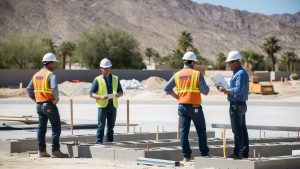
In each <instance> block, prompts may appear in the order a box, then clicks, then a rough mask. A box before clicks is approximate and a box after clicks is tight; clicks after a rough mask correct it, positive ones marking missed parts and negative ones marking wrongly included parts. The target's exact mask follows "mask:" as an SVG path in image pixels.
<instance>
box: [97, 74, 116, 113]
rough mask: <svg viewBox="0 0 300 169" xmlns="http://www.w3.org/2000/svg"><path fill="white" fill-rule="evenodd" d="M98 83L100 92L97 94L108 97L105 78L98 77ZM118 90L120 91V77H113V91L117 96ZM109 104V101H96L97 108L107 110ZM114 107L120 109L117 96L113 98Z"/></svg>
mask: <svg viewBox="0 0 300 169" xmlns="http://www.w3.org/2000/svg"><path fill="white" fill-rule="evenodd" d="M96 79H97V82H98V92H97V94H98V95H100V96H104V95H107V86H106V83H105V80H104V78H103V76H102V75H100V76H98V77H96ZM117 89H118V76H115V75H112V90H113V94H117ZM107 104H108V99H106V100H100V99H96V106H97V107H101V108H105V107H107ZM113 105H114V107H115V108H118V99H117V97H116V96H115V97H114V98H113Z"/></svg>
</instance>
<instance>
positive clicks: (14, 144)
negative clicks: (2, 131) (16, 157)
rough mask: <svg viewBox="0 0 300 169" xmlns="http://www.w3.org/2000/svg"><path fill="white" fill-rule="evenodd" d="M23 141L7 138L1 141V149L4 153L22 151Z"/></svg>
mask: <svg viewBox="0 0 300 169" xmlns="http://www.w3.org/2000/svg"><path fill="white" fill-rule="evenodd" d="M21 145H22V143H21V141H18V140H5V141H0V151H1V152H4V153H21Z"/></svg>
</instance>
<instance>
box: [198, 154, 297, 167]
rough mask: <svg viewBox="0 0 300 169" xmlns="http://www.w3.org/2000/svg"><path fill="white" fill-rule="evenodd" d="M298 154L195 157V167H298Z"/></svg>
mask: <svg viewBox="0 0 300 169" xmlns="http://www.w3.org/2000/svg"><path fill="white" fill-rule="evenodd" d="M299 166H300V157H299V156H277V157H272V158H261V159H256V160H253V159H247V160H244V159H243V160H233V159H225V158H202V157H196V158H195V168H197V169H206V168H218V169H283V168H286V169H298V168H299Z"/></svg>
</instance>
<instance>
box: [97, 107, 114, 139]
mask: <svg viewBox="0 0 300 169" xmlns="http://www.w3.org/2000/svg"><path fill="white" fill-rule="evenodd" d="M116 117H117V110H116V108H115V107H114V106H113V104H112V103H109V104H108V105H107V107H106V108H98V128H97V133H96V143H97V144H101V143H103V136H104V129H105V123H106V120H107V129H106V142H113V141H114V127H115V122H116Z"/></svg>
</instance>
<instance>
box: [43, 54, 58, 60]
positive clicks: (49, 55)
mask: <svg viewBox="0 0 300 169" xmlns="http://www.w3.org/2000/svg"><path fill="white" fill-rule="evenodd" d="M42 62H58V60H56V56H55V55H54V54H53V53H46V54H45V55H44V57H43V60H42Z"/></svg>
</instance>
